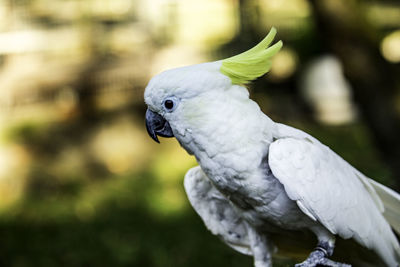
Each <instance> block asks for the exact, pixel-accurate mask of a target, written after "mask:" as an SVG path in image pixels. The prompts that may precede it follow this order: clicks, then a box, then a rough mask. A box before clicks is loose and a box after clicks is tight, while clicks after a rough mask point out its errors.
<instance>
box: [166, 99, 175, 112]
mask: <svg viewBox="0 0 400 267" xmlns="http://www.w3.org/2000/svg"><path fill="white" fill-rule="evenodd" d="M164 107H165V108H166V109H168V110H171V109H173V108H174V101H172V100H171V99H167V100H165V102H164Z"/></svg>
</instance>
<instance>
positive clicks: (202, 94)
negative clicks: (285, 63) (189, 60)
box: [144, 28, 282, 142]
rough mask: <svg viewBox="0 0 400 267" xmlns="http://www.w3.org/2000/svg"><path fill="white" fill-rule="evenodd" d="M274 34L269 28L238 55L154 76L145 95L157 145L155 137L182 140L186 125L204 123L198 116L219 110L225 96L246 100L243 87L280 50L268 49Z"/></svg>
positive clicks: (276, 46)
mask: <svg viewBox="0 0 400 267" xmlns="http://www.w3.org/2000/svg"><path fill="white" fill-rule="evenodd" d="M275 34H276V30H275V29H274V28H272V29H271V31H270V32H269V34H268V35H267V36H266V37H265V38H264V39H263V40H262V41H261V42H260V43H259V44H258V45H256V46H255V47H253V48H252V49H250V50H248V51H246V52H243V53H241V54H239V55H236V56H233V57H230V58H227V59H224V60H220V61H214V62H208V63H203V64H197V65H192V66H186V67H181V68H176V69H171V70H167V71H164V72H162V73H160V74H158V75H156V76H154V77H153V78H152V79H151V80H150V82H149V84H148V85H147V87H146V89H145V93H144V99H145V102H146V104H147V106H148V109H147V112H146V127H147V131H148V133H149V135H150V136H151V137H152V138H153V139H154V140H155V141H156V142H159V141H158V137H157V136H162V137H173V136H177V135H179V136H184V135H185V131H187V130H188V125H189V124H190V125H193V123H198V124H201V123H206V122H205V121H204V116H201V114H203V115H204V114H205V113H210V112H213V111H211V110H210V109H209V108H207V107H209V106H218V105H219V104H220V103H222V102H221V101H224V100H226V96H227V94H229V95H231V96H232V95H233V97H234V98H242V97H245V98H248V93H247V89H245V88H244V87H243V85H245V84H247V83H249V82H250V81H252V80H254V79H256V78H258V77H260V76H262V75H264V74H265V73H266V72H268V71H269V69H270V66H271V57H272V56H273V55H274V54H276V53H277V52H278V51H279V50H280V48H281V47H282V42H281V41H279V42H278V43H276V44H274V45H273V46H271V47H269V45H270V44H271V42H272V40H273V38H274V37H275ZM231 89H232V90H231ZM228 92H229V93H228ZM244 92H245V93H244ZM214 111H215V109H214ZM216 115H217V114H216ZM202 118H203V120H202Z"/></svg>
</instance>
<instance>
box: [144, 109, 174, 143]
mask: <svg viewBox="0 0 400 267" xmlns="http://www.w3.org/2000/svg"><path fill="white" fill-rule="evenodd" d="M146 128H147V132H148V133H149V135H150V137H151V138H153V140H154V141H156V142H157V143H160V141H158V138H157V135H158V136H162V137H174V134H173V133H172V129H171V126H170V125H169V123H168V121H166V120H165V119H164V118H163V116H161V115H159V114H157V113H155V112H153V111H151V110H150V109H147V111H146Z"/></svg>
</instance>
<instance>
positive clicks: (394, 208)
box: [369, 179, 400, 235]
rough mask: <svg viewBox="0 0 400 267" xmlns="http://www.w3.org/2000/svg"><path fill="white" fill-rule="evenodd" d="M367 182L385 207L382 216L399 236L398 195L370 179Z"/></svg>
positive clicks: (399, 204)
mask: <svg viewBox="0 0 400 267" xmlns="http://www.w3.org/2000/svg"><path fill="white" fill-rule="evenodd" d="M369 181H370V183H371V184H372V186H373V187H374V189H375V191H376V193H377V194H378V196H379V197H380V198H381V200H382V202H383V205H384V206H385V211H384V213H383V216H384V217H385V219H386V220H387V221H388V222H389V224H390V226H392V228H393V229H394V231H395V232H396V233H397V234H399V235H400V194H398V193H396V192H395V191H393V190H392V189H390V188H388V187H386V186H384V185H382V184H380V183H378V182H375V181H374V180H372V179H370V180H369Z"/></svg>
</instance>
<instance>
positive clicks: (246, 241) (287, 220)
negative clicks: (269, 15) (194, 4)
mask: <svg viewBox="0 0 400 267" xmlns="http://www.w3.org/2000/svg"><path fill="white" fill-rule="evenodd" d="M275 34H276V30H275V29H274V28H272V29H271V31H270V33H269V34H268V35H267V36H266V37H265V38H264V39H263V40H262V41H261V42H260V43H259V44H258V45H256V46H255V47H253V48H252V49H250V50H248V51H246V52H243V53H241V54H239V55H236V56H233V57H230V58H227V59H224V60H219V61H214V62H207V63H202V64H197V65H192V66H186V67H180V68H176V69H171V70H167V71H165V72H162V73H160V74H158V75H156V76H155V77H153V78H152V79H151V80H150V82H149V83H148V85H147V87H146V89H145V93H144V99H145V102H146V104H147V106H148V109H147V112H146V126H147V131H148V133H149V135H150V136H151V137H152V138H153V139H154V140H155V141H157V142H159V140H158V136H162V137H175V138H176V139H177V140H178V142H179V143H180V145H181V146H182V147H183V148H184V149H185V150H186V151H187V152H188V153H189V154H191V155H194V156H195V158H196V160H197V162H198V163H199V165H200V166H197V167H194V168H192V169H190V170H189V171H188V172H187V174H186V175H185V178H184V187H185V190H186V193H187V195H188V198H189V201H190V203H191V204H192V206H193V208H194V209H195V211H196V212H197V213H198V214H199V215H200V217H201V218H202V220H203V221H204V223H205V225H206V226H207V228H208V229H209V230H210V231H211V232H212V233H213V234H215V235H218V236H219V237H220V238H221V239H222V240H223V241H224V242H225V243H226V244H227V245H229V246H230V247H232V248H233V249H235V250H237V251H239V252H241V253H244V254H248V255H252V256H253V257H254V266H256V267H268V266H272V256H271V255H272V254H274V253H276V252H278V253H286V254H288V255H295V256H296V255H297V258H298V256H299V255H304V254H300V253H305V252H306V253H307V254H308V253H310V252H311V253H310V254H309V256H308V258H306V259H305V260H304V261H303V262H301V263H299V264H297V265H296V266H298V267H311V266H317V265H318V266H331V267H333V266H349V265H348V264H347V263H350V264H353V265H357V266H390V267H394V266H399V261H400V247H399V242H398V240H397V238H396V236H395V234H394V232H393V231H392V229H394V230H395V231H396V232H397V233H399V232H400V195H399V194H398V193H396V192H394V191H393V190H391V189H389V188H387V187H385V186H383V185H381V184H379V183H377V182H375V181H373V180H371V179H369V178H367V177H366V176H365V175H363V174H362V173H361V172H359V171H358V170H356V169H355V168H354V167H352V166H351V165H350V164H349V163H347V162H346V161H345V160H344V159H342V158H341V157H340V156H338V155H337V154H336V153H335V152H333V151H332V150H331V149H330V148H328V147H327V146H325V145H323V144H322V143H320V142H319V141H318V140H317V139H315V138H314V137H312V136H310V135H308V134H307V133H305V132H303V131H300V130H298V129H295V128H292V127H290V126H287V125H284V124H280V123H276V122H274V121H272V120H271V119H270V118H269V117H268V116H266V115H265V114H264V113H263V112H262V111H261V110H260V108H259V106H258V105H257V104H256V103H255V102H254V101H252V100H251V99H250V98H249V92H248V90H247V89H246V88H245V87H244V85H246V84H248V83H249V82H250V81H252V80H254V79H256V78H258V77H260V76H262V75H264V74H265V73H267V72H268V71H269V69H270V66H271V57H272V56H273V55H274V54H276V53H277V52H278V51H279V50H280V48H281V46H282V42H280V41H279V42H277V43H275V44H274V45H272V46H270V44H271V43H272V41H273V39H274V37H275ZM335 244H336V249H335ZM334 249H335V255H334V259H335V260H336V259H340V261H345V262H346V264H345V263H340V262H338V261H334V260H332V259H330V258H331V256H332V255H333V252H334ZM307 251H308V252H307ZM307 254H305V256H304V257H306V256H307Z"/></svg>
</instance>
